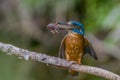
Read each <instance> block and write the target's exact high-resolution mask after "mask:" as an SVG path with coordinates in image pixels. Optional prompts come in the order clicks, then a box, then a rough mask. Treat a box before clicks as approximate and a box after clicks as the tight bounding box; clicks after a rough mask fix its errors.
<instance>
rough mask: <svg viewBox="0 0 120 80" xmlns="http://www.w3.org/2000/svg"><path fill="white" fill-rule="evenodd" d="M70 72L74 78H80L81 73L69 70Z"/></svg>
mask: <svg viewBox="0 0 120 80" xmlns="http://www.w3.org/2000/svg"><path fill="white" fill-rule="evenodd" d="M69 72H70V74H71V75H72V76H78V75H79V72H77V71H74V70H69Z"/></svg>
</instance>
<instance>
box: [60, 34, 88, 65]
mask: <svg viewBox="0 0 120 80" xmlns="http://www.w3.org/2000/svg"><path fill="white" fill-rule="evenodd" d="M87 44H88V41H87V40H86V39H85V38H84V37H83V36H81V35H79V34H76V33H68V34H67V35H66V36H65V38H64V39H63V41H62V42H61V46H60V50H59V56H60V57H61V58H65V59H66V60H68V61H75V62H76V63H78V64H81V60H82V57H83V54H84V51H85V46H86V45H87Z"/></svg>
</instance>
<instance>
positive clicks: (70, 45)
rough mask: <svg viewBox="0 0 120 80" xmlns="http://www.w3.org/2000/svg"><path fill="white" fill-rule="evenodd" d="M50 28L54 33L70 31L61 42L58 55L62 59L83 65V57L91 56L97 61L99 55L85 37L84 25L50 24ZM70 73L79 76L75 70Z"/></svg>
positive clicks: (71, 22)
mask: <svg viewBox="0 0 120 80" xmlns="http://www.w3.org/2000/svg"><path fill="white" fill-rule="evenodd" d="M48 28H49V29H50V30H51V31H52V32H58V30H66V31H68V33H67V34H66V35H65V37H64V38H63V40H62V41H61V45H60V48H59V53H58V56H59V57H60V58H62V59H65V60H67V61H72V62H74V63H77V64H82V59H83V56H84V55H85V54H89V55H90V56H91V57H93V58H94V59H95V60H97V55H96V52H95V50H94V48H93V46H92V44H91V43H90V42H89V41H88V39H87V38H86V37H85V30H84V26H83V24H82V23H80V22H77V21H69V22H57V23H51V24H49V25H48ZM69 72H70V73H71V74H72V75H73V76H76V75H78V72H76V71H74V70H69Z"/></svg>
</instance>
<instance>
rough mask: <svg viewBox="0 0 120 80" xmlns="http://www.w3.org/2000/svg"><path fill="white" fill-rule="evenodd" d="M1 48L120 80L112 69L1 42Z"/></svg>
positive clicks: (56, 64) (29, 57)
mask: <svg viewBox="0 0 120 80" xmlns="http://www.w3.org/2000/svg"><path fill="white" fill-rule="evenodd" d="M0 50H1V51H3V52H6V53H7V54H9V55H12V54H14V55H17V56H19V57H22V58H24V59H25V60H29V59H32V60H35V61H39V62H42V63H46V64H50V65H53V66H56V67H63V68H64V69H71V70H75V71H80V72H85V73H88V74H93V75H96V76H101V77H104V78H106V79H109V80H120V76H119V75H117V74H115V73H112V72H110V71H106V70H104V69H100V68H96V67H91V66H85V65H78V64H72V63H71V62H69V61H66V60H63V59H60V58H56V57H52V56H48V55H46V54H42V53H36V52H32V51H28V50H25V49H21V48H18V47H15V46H13V45H10V44H4V43H0Z"/></svg>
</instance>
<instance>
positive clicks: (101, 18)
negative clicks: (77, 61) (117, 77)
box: [0, 0, 120, 80]
mask: <svg viewBox="0 0 120 80" xmlns="http://www.w3.org/2000/svg"><path fill="white" fill-rule="evenodd" d="M69 20H76V21H80V22H82V23H83V24H84V26H85V29H86V33H89V34H91V35H94V36H95V37H96V38H97V39H98V40H100V41H101V42H102V43H105V44H108V45H107V46H106V47H105V46H101V48H97V46H99V44H98V43H97V42H96V41H92V43H96V44H95V45H94V47H96V48H97V50H96V52H97V55H98V58H99V60H98V61H95V60H93V59H92V58H91V57H89V56H87V55H86V56H85V57H84V59H83V64H85V65H91V66H97V67H100V68H104V69H106V70H110V71H112V72H115V73H118V74H120V69H119V67H120V56H117V55H119V53H120V52H119V49H120V43H119V42H120V36H119V33H120V28H119V27H120V1H119V0H0V42H4V43H9V44H13V45H15V46H18V47H20V48H24V49H28V50H32V51H35V52H42V53H45V54H48V55H52V56H57V52H58V49H59V45H60V41H61V40H62V38H63V37H64V35H65V32H61V33H60V34H56V35H53V34H52V33H50V31H49V30H48V29H47V28H46V25H47V24H49V23H51V22H57V21H69ZM92 39H93V38H92ZM93 40H94V39H93ZM103 48H104V49H103ZM111 49H114V50H113V51H114V52H113V53H111V54H109V52H111V51H109V50H111ZM104 51H106V52H104ZM115 53H118V54H115ZM116 56H117V57H116ZM116 65H117V66H116ZM0 80H76V79H74V78H73V77H72V76H71V75H70V74H69V73H68V71H65V70H60V69H56V68H53V67H50V66H47V65H46V64H42V63H39V62H36V61H31V60H29V61H24V60H22V59H19V58H18V57H16V56H13V55H12V56H9V55H6V54H5V53H3V52H0ZM78 80H106V79H104V78H101V77H96V76H93V75H89V74H85V73H80V76H79V79H78Z"/></svg>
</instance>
